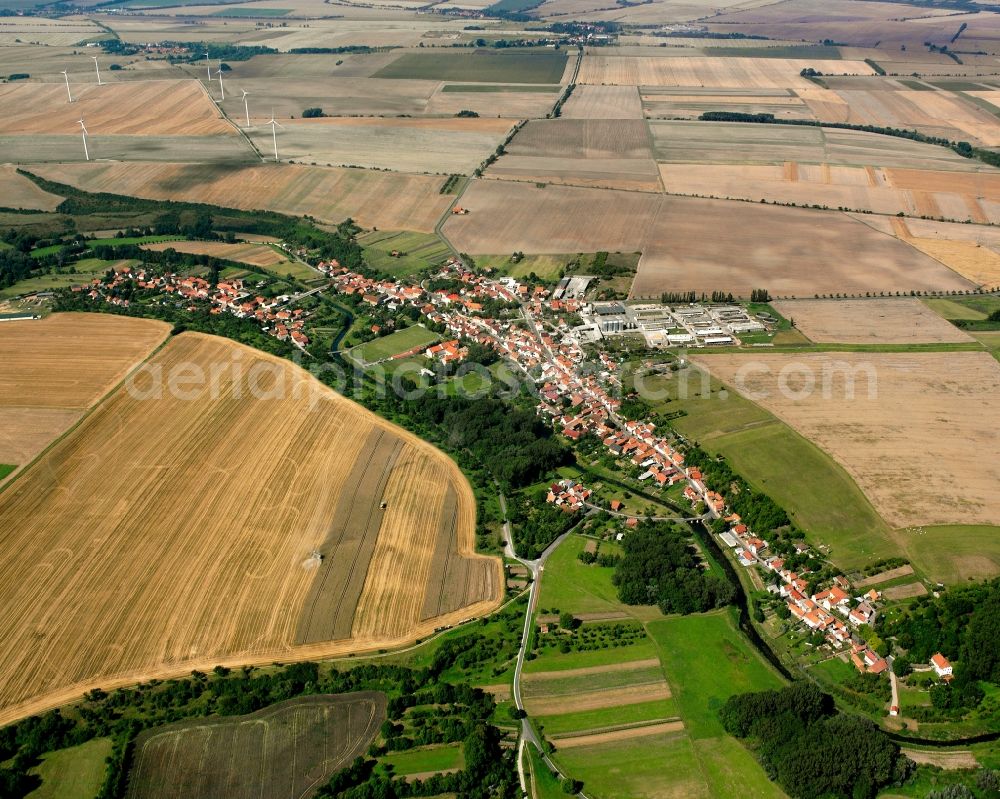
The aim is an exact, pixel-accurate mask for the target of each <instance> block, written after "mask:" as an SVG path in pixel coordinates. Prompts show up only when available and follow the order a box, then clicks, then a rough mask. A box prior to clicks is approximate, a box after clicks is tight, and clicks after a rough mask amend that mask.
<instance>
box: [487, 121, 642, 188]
mask: <svg viewBox="0 0 1000 799" xmlns="http://www.w3.org/2000/svg"><path fill="white" fill-rule="evenodd" d="M488 175H489V176H490V177H499V178H508V179H515V180H527V181H532V182H541V183H550V182H551V183H562V184H570V185H577V186H597V187H605V188H612V189H633V190H640V191H654V192H656V191H659V190H660V176H659V172H658V170H657V166H656V162H655V161H653V150H652V140H651V139H650V136H649V129H648V128H647V127H646V123H645V121H644V120H641V119H614V120H606V119H549V120H545V119H543V120H533V121H531V122H529V123H528V124H527V125H526V126H525V127H523V128H522V129H521V130H520V131H519V132H518V134H517V136H515V137H514V140H513V141H512V142H511V143H510V145H508V147H507V154H506V155H504V156H503V157H502V158H500V159H499V160H498V161H497V162H496V163H495V164H493V166H491V167H490V169H489V172H488Z"/></svg>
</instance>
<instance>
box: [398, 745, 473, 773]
mask: <svg viewBox="0 0 1000 799" xmlns="http://www.w3.org/2000/svg"><path fill="white" fill-rule="evenodd" d="M379 762H380V763H384V764H385V765H388V766H392V772H393V774H405V775H408V776H409V775H412V778H416V777H417V776H418V775H429V774H441V773H446V772H450V771H458V770H460V769H462V768H464V767H465V758H464V757H463V755H462V749H461V747H460V746H459V745H457V744H446V745H444V746H428V747H423V748H420V749H410V750H408V751H405V752H393V753H391V754H388V755H385V756H383V757H380V758H379Z"/></svg>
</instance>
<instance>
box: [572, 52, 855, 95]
mask: <svg viewBox="0 0 1000 799" xmlns="http://www.w3.org/2000/svg"><path fill="white" fill-rule="evenodd" d="M807 67H811V68H813V69H816V70H819V71H820V72H823V73H824V74H828V75H844V74H847V75H871V74H874V73H873V72H872V68H871V67H869V66H868V65H867V64H866V63H864V61H839V60H838V61H825V60H822V59H810V60H808V61H807V60H799V59H792V58H707V57H702V56H695V57H680V58H669V57H668V58H660V57H655V56H617V55H595V54H587V55H586V56H584V58H583V65H582V66H581V67H580V76H579V78H578V83H583V84H593V85H598V86H601V85H608V84H610V85H612V86H688V87H692V88H694V87H703V88H735V89H788V88H793V89H794V88H798V87H802V88H809V87H810V86H812V85H814V84H812V83H810V82H809V80H808V79H807V78H803V77H800V75H799V73H800V72H801V71H802V70H803V69H805V68H807Z"/></svg>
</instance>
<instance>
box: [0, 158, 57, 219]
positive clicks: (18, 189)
mask: <svg viewBox="0 0 1000 799" xmlns="http://www.w3.org/2000/svg"><path fill="white" fill-rule="evenodd" d="M0 192H2V195H3V199H2V200H0V205H3V206H4V207H6V208H23V209H26V210H31V211H54V210H55V209H56V207H57V206H58V205H59V203H61V202H62V201H63V198H62V197H57V196H56V195H55V194H49V193H48V192H47V191H44V190H42V189H40V188H38V186H36V185H35V184H34V183H33V182H32V181H30V180H28V179H27V178H26V177H24V176H23V175H19V174H17V169H16V167H13V166H0Z"/></svg>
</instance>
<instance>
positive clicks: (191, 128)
mask: <svg viewBox="0 0 1000 799" xmlns="http://www.w3.org/2000/svg"><path fill="white" fill-rule="evenodd" d="M73 100H74V102H73V103H72V104H70V103H67V102H66V87H65V86H64V85H59V84H45V85H39V84H37V83H8V84H3V85H0V104H2V106H3V108H4V109H5V111H6V113H5V114H4V116H3V118H2V119H0V135H10V134H36V133H45V134H53V133H64V134H73V135H74V136H79V133H80V125H79V123H78V120H80V119H83V120H84V121H85V122H86V124H87V130H88V131H89V132H90V133H91V134H92V135H94V136H109V135H133V136H135V135H142V136H234V137H235V135H236V131H235V130H234V129H233V127H232V125H230V124H229V123H228V122H227V121H226V120H225V119H223V118H222V117H221V116H220V115H219V112H218V111H217V110H216V109H215V106H213V104H212V102H211V100H210V99H209V98H208V96H207V95H206V94H205V89H204V88H203V87H202V85H201V84H200V83H198V82H197V81H193V80H185V81H129V82H127V83H125V82H119V83H107V84H105V85H103V86H98V85H96V84H83V85H78V86H76V87H75V91H74V93H73Z"/></svg>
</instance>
